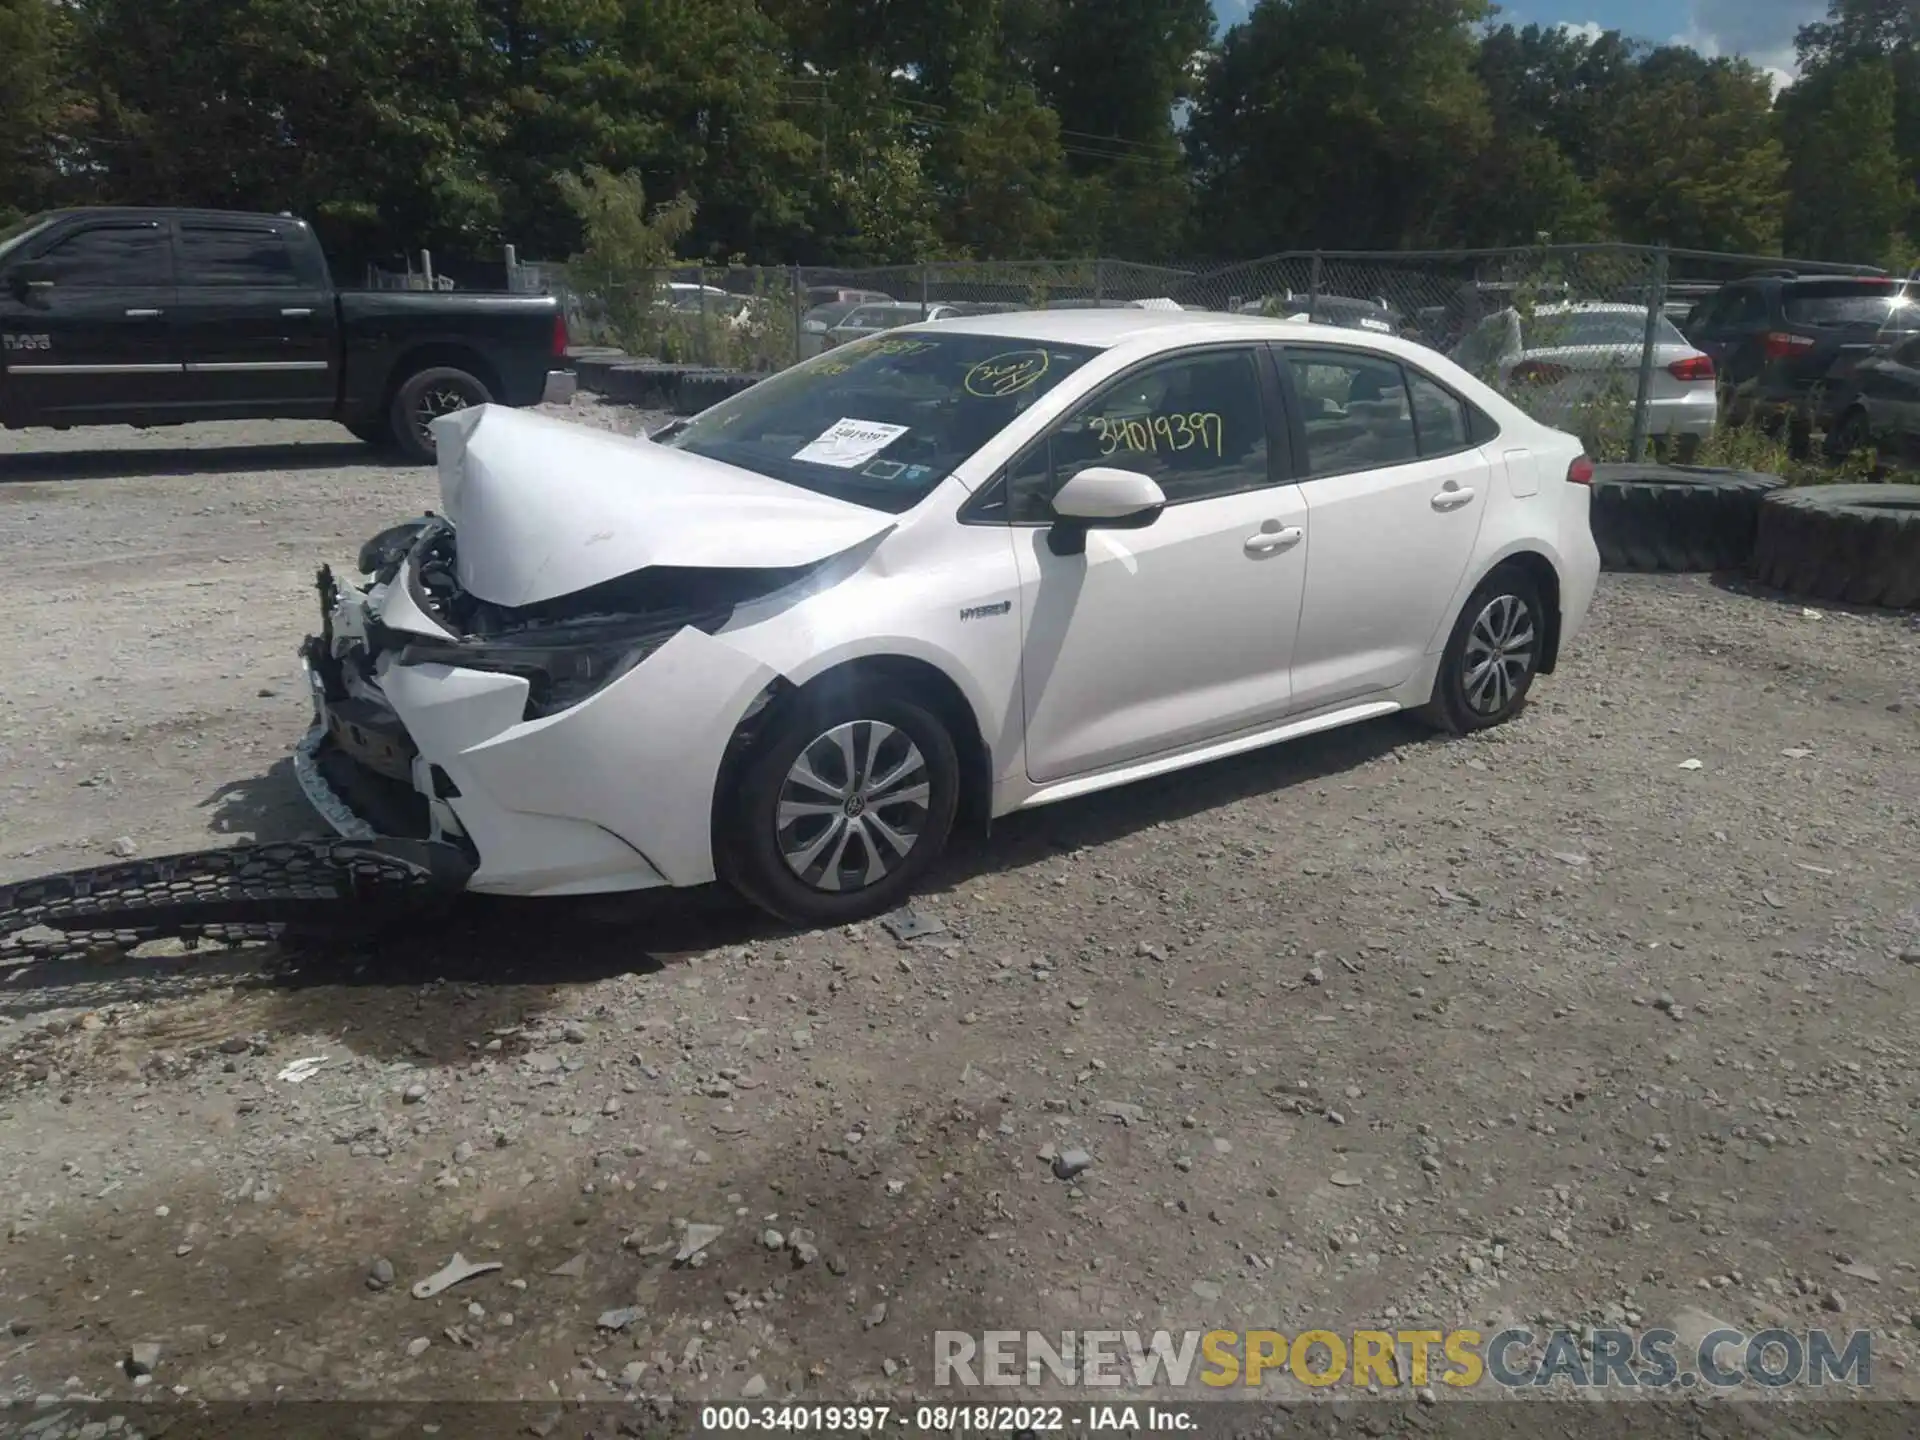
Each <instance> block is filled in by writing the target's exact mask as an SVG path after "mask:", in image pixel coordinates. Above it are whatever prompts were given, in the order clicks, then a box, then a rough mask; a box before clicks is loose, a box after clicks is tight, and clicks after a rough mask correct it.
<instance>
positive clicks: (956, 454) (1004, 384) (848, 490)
mask: <svg viewBox="0 0 1920 1440" xmlns="http://www.w3.org/2000/svg"><path fill="white" fill-rule="evenodd" d="M1098 353H1099V352H1098V351H1095V350H1091V349H1088V348H1086V347H1085V346H1081V345H1044V344H1040V343H1038V342H1036V341H1032V340H1013V339H1009V338H1007V337H1005V336H1000V335H955V334H951V333H946V334H942V333H939V332H919V333H914V334H907V335H886V336H876V337H874V338H872V339H867V340H860V341H855V342H854V343H852V344H848V345H842V346H840V347H839V348H837V349H834V350H829V351H828V352H827V353H826V354H824V355H822V356H820V357H819V358H818V359H816V360H809V361H808V362H807V363H805V364H804V365H797V366H795V367H794V368H793V369H791V370H786V371H783V372H782V373H780V374H778V375H775V376H773V377H772V378H771V379H768V380H764V381H762V382H761V383H760V384H758V385H756V386H754V387H753V388H752V389H751V390H747V391H744V392H743V393H741V394H739V395H736V396H734V397H733V398H732V399H731V400H726V401H723V402H722V403H720V404H719V405H716V406H714V407H713V408H712V409H711V410H706V411H702V412H701V413H700V414H699V415H697V416H695V417H694V418H693V419H692V420H690V421H689V422H687V424H686V427H685V428H684V429H681V430H677V431H674V432H672V434H671V435H670V436H669V438H666V439H664V440H663V441H662V442H661V443H663V444H666V445H671V446H673V447H674V448H675V449H679V450H690V451H692V452H693V453H694V454H696V455H704V456H705V457H706V458H708V459H709V460H721V461H724V462H725V463H727V464H729V465H737V466H739V467H740V468H741V469H743V470H752V471H754V472H755V473H757V474H761V475H768V476H771V477H772V478H774V479H775V480H784V481H786V482H787V483H788V484H789V485H798V486H800V487H801V488H802V489H805V490H813V491H817V492H818V493H820V494H822V495H831V496H834V497H835V498H836V499H841V500H850V501H852V502H854V503H855V504H857V505H865V506H868V507H870V508H871V509H875V510H884V511H886V512H887V513H889V514H896V515H897V514H899V513H900V512H901V511H903V510H907V509H909V508H911V507H912V506H913V505H915V504H916V503H918V502H919V501H920V500H921V499H922V498H924V497H925V496H926V495H927V494H928V493H929V492H930V491H931V490H932V489H933V487H934V486H935V485H938V484H939V483H940V482H941V481H942V480H944V479H945V478H946V477H947V476H948V475H949V474H950V473H951V472H952V470H953V468H954V467H955V466H956V465H958V464H959V463H960V462H961V461H962V460H965V459H966V458H967V457H968V456H969V455H971V454H973V452H974V451H976V450H978V449H979V448H980V447H981V446H982V445H984V444H986V443H987V441H989V440H991V439H992V438H993V437H994V436H995V435H997V434H998V433H999V432H1000V431H1001V430H1003V429H1005V428H1006V427H1007V426H1008V425H1009V424H1011V423H1012V422H1013V420H1014V419H1015V418H1016V417H1018V416H1019V415H1020V414H1021V412H1023V411H1024V410H1026V409H1027V407H1028V406H1030V405H1032V404H1033V403H1034V402H1035V401H1036V400H1038V399H1039V398H1040V397H1041V396H1042V395H1045V394H1046V393H1047V392H1048V391H1049V390H1051V389H1053V387H1054V386H1055V385H1058V384H1059V383H1060V382H1061V381H1062V380H1064V379H1065V378H1066V377H1067V376H1069V375H1071V374H1072V373H1073V372H1074V371H1075V370H1077V369H1079V368H1080V367H1081V366H1082V365H1084V364H1085V363H1086V362H1087V361H1088V360H1090V359H1091V358H1092V357H1093V356H1094V355H1096V354H1098Z"/></svg>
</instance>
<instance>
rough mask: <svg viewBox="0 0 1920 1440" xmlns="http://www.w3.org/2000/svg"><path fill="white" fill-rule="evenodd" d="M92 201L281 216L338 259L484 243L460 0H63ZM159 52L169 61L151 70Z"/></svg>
mask: <svg viewBox="0 0 1920 1440" xmlns="http://www.w3.org/2000/svg"><path fill="white" fill-rule="evenodd" d="M69 10H70V14H71V16H72V19H73V25H74V31H75V53H76V58H77V64H78V68H79V74H80V77H81V83H83V84H84V86H85V88H86V90H87V91H88V98H89V100H90V102H91V103H92V105H93V107H94V110H95V112H96V115H97V119H96V122H95V125H94V134H93V135H92V136H91V137H90V142H89V145H88V149H87V154H86V165H87V171H88V174H89V178H90V183H91V184H92V187H93V191H94V197H95V198H97V199H101V200H117V201H124V202H131V203H145V204H176V205H177V204H203V205H216V206H231V207H238V208H258V209H269V210H280V209H286V210H292V211H296V212H298V213H301V214H304V215H307V216H310V217H311V218H313V219H314V220H315V221H316V222H318V223H319V224H320V226H321V228H322V230H323V233H324V234H325V235H326V237H327V239H328V241H329V243H330V245H331V246H332V247H333V248H334V249H335V251H336V253H341V252H344V253H345V254H346V256H347V257H348V267H347V268H348V269H349V270H350V269H351V267H352V264H353V259H354V257H356V256H369V255H376V254H387V253H392V252H395V251H398V250H402V249H407V248H411V247H413V246H420V245H427V246H446V245H453V246H469V245H477V244H479V243H481V242H483V241H485V242H487V243H491V239H492V237H493V236H494V235H495V234H496V233H497V225H498V219H499V212H498V206H497V201H496V197H495V193H494V189H493V187H492V186H491V185H490V184H489V183H488V181H487V179H486V176H485V175H484V173H483V170H482V166H481V163H480V145H479V143H478V142H479V141H480V139H481V138H482V135H481V133H480V131H479V129H478V127H477V124H476V111H477V109H478V107H479V105H480V100H479V99H477V98H476V97H480V96H484V94H485V89H484V86H483V85H481V84H480V79H481V75H480V66H481V62H482V61H483V60H484V53H483V51H484V47H483V44H482V41H481V37H480V34H479V31H478V29H477V28H476V26H475V24H474V16H473V11H472V6H471V4H470V3H469V0H72V3H71V5H70V7H69ZM156 56H165V57H166V58H165V62H164V63H157V62H156V60H155V57H156Z"/></svg>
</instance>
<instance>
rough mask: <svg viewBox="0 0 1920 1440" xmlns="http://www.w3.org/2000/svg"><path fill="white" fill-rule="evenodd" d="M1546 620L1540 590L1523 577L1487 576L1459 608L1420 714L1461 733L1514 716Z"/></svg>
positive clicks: (1509, 573)
mask: <svg viewBox="0 0 1920 1440" xmlns="http://www.w3.org/2000/svg"><path fill="white" fill-rule="evenodd" d="M1546 621H1547V617H1546V609H1545V607H1544V606H1543V605H1542V604H1541V601H1540V591H1539V589H1538V587H1536V586H1535V585H1534V583H1533V582H1532V581H1531V580H1529V579H1528V578H1527V577H1526V575H1524V574H1523V573H1522V572H1520V571H1519V570H1505V571H1496V572H1495V573H1494V574H1492V575H1490V576H1488V577H1487V578H1486V579H1485V580H1484V581H1482V582H1481V584H1480V586H1479V588H1478V589H1476V590H1475V591H1474V592H1473V594H1472V595H1471V596H1469V597H1468V599H1467V603H1466V604H1465V605H1464V606H1462V607H1461V610H1460V618H1459V620H1457V621H1456V622H1455V623H1454V627H1453V634H1452V636H1451V637H1450V638H1449V639H1448V641H1447V648H1446V651H1445V653H1444V654H1443V655H1442V656H1441V657H1440V673H1439V674H1438V675H1437V676H1436V677H1434V683H1433V699H1432V700H1431V701H1430V702H1429V703H1428V704H1427V707H1426V709H1425V710H1424V711H1423V712H1422V715H1423V717H1424V718H1425V719H1427V720H1428V721H1429V722H1430V723H1432V724H1433V725H1435V726H1436V727H1438V728H1439V729H1442V730H1445V731H1447V732H1448V733H1450V734H1454V735H1464V734H1466V733H1467V732H1469V731H1472V730H1485V729H1486V728H1488V727H1489V726H1492V725H1498V724H1500V723H1501V722H1503V721H1506V720H1511V719H1512V718H1513V717H1514V716H1515V715H1517V714H1519V713H1520V710H1521V707H1522V706H1524V705H1525V704H1526V703H1527V691H1528V690H1530V689H1531V688H1532V687H1533V677H1534V675H1535V673H1537V671H1538V670H1539V667H1540V656H1541V654H1542V651H1543V648H1544V642H1545V640H1546V633H1547V624H1546Z"/></svg>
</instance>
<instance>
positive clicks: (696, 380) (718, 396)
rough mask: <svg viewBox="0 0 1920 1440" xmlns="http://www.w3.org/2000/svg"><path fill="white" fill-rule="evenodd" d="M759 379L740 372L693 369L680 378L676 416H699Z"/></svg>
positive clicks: (676, 396) (672, 407)
mask: <svg viewBox="0 0 1920 1440" xmlns="http://www.w3.org/2000/svg"><path fill="white" fill-rule="evenodd" d="M759 379H760V377H759V376H758V375H748V374H743V373H742V372H740V371H738V370H690V371H688V372H687V373H686V374H684V375H682V376H681V377H680V387H679V390H678V392H677V393H676V394H675V396H674V400H673V404H672V406H671V407H669V408H671V409H672V410H673V413H674V414H676V415H698V414H699V413H700V412H701V411H702V410H707V409H711V408H712V407H713V406H715V405H718V404H719V403H720V402H721V401H722V400H726V399H730V398H731V397H733V396H735V395H738V394H739V393H740V392H741V391H742V390H745V389H747V388H748V387H749V386H751V385H753V384H754V383H755V382H757V381H758V380H759Z"/></svg>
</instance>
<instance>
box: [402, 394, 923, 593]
mask: <svg viewBox="0 0 1920 1440" xmlns="http://www.w3.org/2000/svg"><path fill="white" fill-rule="evenodd" d="M433 431H434V443H435V447H436V453H437V455H438V457H439V467H440V502H441V507H442V510H443V511H444V513H445V515H446V517H447V519H449V520H450V521H452V522H453V528H454V533H455V535H456V537H457V546H458V548H457V551H456V570H457V572H458V576H459V580H460V584H461V585H462V586H463V587H464V588H465V589H466V590H468V591H469V592H470V593H472V594H474V595H476V596H478V597H479V598H480V599H482V600H486V601H490V602H491V603H493V604H495V605H502V606H508V607H518V606H522V605H533V604H537V603H539V602H540V601H542V600H552V599H555V598H557V597H559V596H562V595H571V594H573V593H574V592H575V591H577V590H584V589H586V588H587V587H588V586H591V585H598V584H600V583H601V582H602V581H606V580H613V579H617V578H619V577H620V576H622V575H630V574H632V573H633V572H634V571H636V570H644V569H646V568H647V567H648V566H651V565H674V566H686V567H711V568H715V569H781V568H785V567H788V566H797V565H807V564H811V563H813V562H814V561H818V560H824V559H826V558H828V557H829V556H832V555H837V554H839V553H840V552H841V551H843V550H848V549H851V548H852V547H853V546H855V545H858V544H860V543H861V542H862V541H865V540H870V539H872V538H873V537H874V536H876V535H879V534H882V533H883V532H885V531H887V530H889V529H891V528H892V527H893V525H894V523H895V521H894V517H892V516H891V515H886V514H883V513H881V512H880V511H877V510H869V509H867V508H865V507H864V506H860V505H853V504H849V503H848V502H846V501H844V500H835V499H832V498H831V497H829V496H825V495H816V494H814V493H813V492H811V491H808V490H802V489H800V488H799V487H797V486H794V485H787V484H784V483H782V482H781V481H778V480H772V479H769V478H767V477H766V476H763V475H755V474H753V473H752V472H751V471H746V470H738V469H735V468H734V467H733V466H731V465H723V464H721V463H720V462H718V461H715V460H708V459H705V458H703V457H701V456H698V455H690V454H688V453H687V452H685V451H683V450H675V449H672V448H670V447H668V446H664V445H655V444H653V443H652V442H651V441H648V440H643V439H638V438H634V437H631V436H626V435H616V434H614V433H612V432H611V431H606V430H596V429H592V428H590V427H588V426H585V425H573V424H569V423H567V422H566V421H563V420H553V419H549V418H548V417H546V416H544V415H534V414H530V413H528V412H526V411H524V410H513V409H509V408H507V407H505V406H501V405H480V406H476V407H475V408H473V409H471V410H462V411H459V412H458V413H456V414H453V415H447V416H443V417H441V418H440V419H439V420H436V421H435V422H434V424H433Z"/></svg>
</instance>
